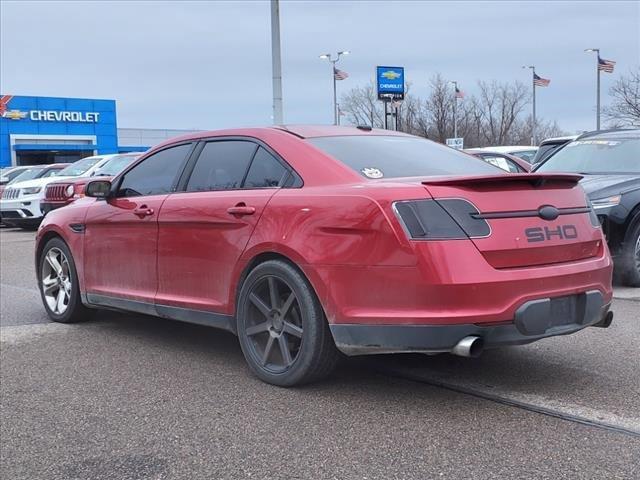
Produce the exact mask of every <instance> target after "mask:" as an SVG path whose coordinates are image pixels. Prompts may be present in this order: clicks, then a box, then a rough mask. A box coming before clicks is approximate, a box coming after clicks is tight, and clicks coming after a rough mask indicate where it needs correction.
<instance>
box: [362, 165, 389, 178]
mask: <svg viewBox="0 0 640 480" xmlns="http://www.w3.org/2000/svg"><path fill="white" fill-rule="evenodd" d="M360 171H361V172H362V174H363V175H364V176H365V177H368V178H382V177H384V174H383V173H382V170H380V169H378V168H369V167H364V168H363V169H362V170H360Z"/></svg>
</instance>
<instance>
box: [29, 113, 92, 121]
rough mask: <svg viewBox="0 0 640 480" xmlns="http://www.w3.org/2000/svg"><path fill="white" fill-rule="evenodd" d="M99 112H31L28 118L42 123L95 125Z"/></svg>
mask: <svg viewBox="0 0 640 480" xmlns="http://www.w3.org/2000/svg"><path fill="white" fill-rule="evenodd" d="M99 115H100V113H99V112H59V111H55V110H31V111H30V112H29V118H30V119H31V120H34V121H44V122H85V123H97V122H98V117H99Z"/></svg>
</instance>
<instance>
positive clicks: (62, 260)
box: [37, 237, 91, 323]
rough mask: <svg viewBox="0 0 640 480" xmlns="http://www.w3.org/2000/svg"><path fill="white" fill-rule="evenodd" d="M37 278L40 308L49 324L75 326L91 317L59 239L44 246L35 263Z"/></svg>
mask: <svg viewBox="0 0 640 480" xmlns="http://www.w3.org/2000/svg"><path fill="white" fill-rule="evenodd" d="M37 277H38V290H40V297H41V299H42V304H43V305H44V308H45V310H46V311H47V315H49V318H50V319H51V320H53V321H54V322H60V323H75V322H80V321H82V320H87V319H88V318H89V317H90V316H91V310H90V309H88V308H86V307H85V306H84V305H82V301H81V300H80V286H79V283H78V274H77V271H76V265H75V263H74V261H73V256H72V255H71V251H70V250H69V247H67V244H66V243H64V241H63V240H62V239H61V238H57V237H56V238H52V239H51V240H49V241H48V242H47V243H46V244H45V246H44V248H43V249H42V253H41V254H40V258H39V259H38V271H37ZM61 296H62V300H60V299H61Z"/></svg>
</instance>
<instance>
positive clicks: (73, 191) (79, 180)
mask: <svg viewBox="0 0 640 480" xmlns="http://www.w3.org/2000/svg"><path fill="white" fill-rule="evenodd" d="M140 155H141V153H123V154H121V155H111V156H110V157H109V158H108V160H107V161H106V162H104V163H102V164H101V166H100V167H99V168H98V169H96V170H94V171H93V173H92V174H91V176H81V177H73V178H68V179H61V180H56V181H55V182H51V183H50V184H48V185H47V187H46V188H45V194H44V198H43V199H42V200H40V210H41V211H42V213H43V214H44V215H46V214H47V213H48V212H50V211H51V210H55V209H56V208H60V207H64V206H65V205H68V204H69V203H71V202H73V201H74V200H76V199H78V198H80V197H83V196H84V187H85V185H86V184H87V182H88V181H89V180H91V178H93V177H113V176H115V175H117V174H118V173H120V172H121V171H122V170H124V169H125V167H127V166H128V165H129V164H130V163H131V162H133V161H134V160H135V159H137V158H138V157H139V156H140Z"/></svg>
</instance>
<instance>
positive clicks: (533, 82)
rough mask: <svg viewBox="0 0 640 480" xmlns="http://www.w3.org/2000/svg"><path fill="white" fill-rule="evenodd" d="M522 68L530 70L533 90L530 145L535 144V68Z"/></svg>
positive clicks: (532, 66) (530, 66) (525, 66)
mask: <svg viewBox="0 0 640 480" xmlns="http://www.w3.org/2000/svg"><path fill="white" fill-rule="evenodd" d="M522 68H530V69H531V89H532V90H533V123H532V124H531V145H537V143H536V67H535V66H534V65H528V66H527V65H523V66H522Z"/></svg>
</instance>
